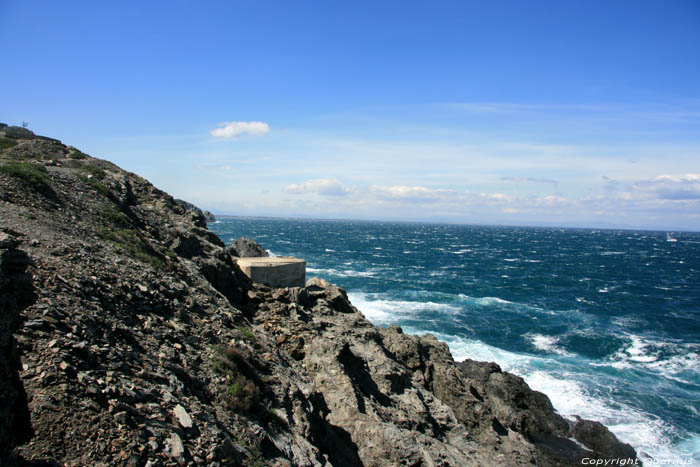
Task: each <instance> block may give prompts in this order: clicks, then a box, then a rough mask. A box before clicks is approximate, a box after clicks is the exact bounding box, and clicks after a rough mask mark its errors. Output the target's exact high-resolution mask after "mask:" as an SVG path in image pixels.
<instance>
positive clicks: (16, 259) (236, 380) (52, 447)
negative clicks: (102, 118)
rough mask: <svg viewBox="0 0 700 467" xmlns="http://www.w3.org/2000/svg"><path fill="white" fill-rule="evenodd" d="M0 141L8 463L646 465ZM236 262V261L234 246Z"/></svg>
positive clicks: (51, 154) (50, 158) (151, 202)
mask: <svg viewBox="0 0 700 467" xmlns="http://www.w3.org/2000/svg"><path fill="white" fill-rule="evenodd" d="M12 128H14V127H7V126H2V125H0V219H2V221H1V224H0V271H1V272H2V275H1V276H0V307H1V309H2V314H1V315H0V348H1V349H2V352H1V353H0V372H1V373H2V377H0V414H2V418H1V420H2V422H1V424H0V465H70V466H82V465H96V466H112V465H125V466H169V465H212V466H223V465H274V466H291V465H295V466H296V465H299V466H314V465H335V466H355V465H357V466H360V465H364V466H387V465H415V466H417V465H426V466H430V465H436V466H437V465H451V466H467V465H482V466H484V465H513V466H518V465H542V466H554V465H581V460H582V459H584V458H588V459H618V458H625V459H627V458H636V455H635V453H634V450H633V449H632V448H631V447H629V446H628V445H626V444H623V443H620V442H619V441H618V440H617V439H616V438H615V437H614V435H612V434H611V433H610V432H609V431H608V430H607V428H605V427H604V426H602V425H600V424H599V423H597V422H592V421H587V420H579V421H567V420H565V419H563V418H562V417H560V416H559V415H557V414H556V412H555V411H554V410H553V408H552V405H551V403H550V401H549V399H548V398H547V397H546V396H545V395H544V394H541V393H538V392H536V391H532V390H531V389H530V388H529V387H528V386H527V384H526V383H525V382H524V381H523V380H522V379H521V378H519V377H517V376H514V375H511V374H508V373H505V372H502V371H501V369H500V368H499V367H498V366H497V365H495V364H493V363H484V362H476V361H471V360H467V361H465V362H461V363H456V362H454V360H453V359H452V356H451V355H450V352H449V349H448V348H447V345H446V344H445V343H443V342H440V341H438V340H437V339H435V338H434V337H432V336H430V335H426V336H422V337H417V336H410V335H406V334H403V332H402V331H401V329H400V328H398V327H389V328H378V327H375V326H373V325H372V324H371V323H369V322H368V321H367V320H366V319H365V318H364V316H363V315H362V314H361V313H360V312H359V311H358V310H357V309H356V308H355V307H354V306H353V305H352V304H351V303H350V302H349V300H348V298H347V295H346V293H345V291H343V290H342V289H340V288H338V287H336V286H334V285H332V284H329V283H328V282H326V281H324V280H323V279H318V278H313V279H311V280H309V281H307V283H306V286H305V287H292V288H280V289H274V288H270V287H266V286H261V285H258V284H253V283H251V282H250V281H249V280H248V278H247V277H246V276H245V275H243V274H242V273H241V272H240V270H238V268H237V266H236V265H235V263H234V262H233V261H232V256H231V254H232V251H231V250H228V249H227V248H226V245H224V244H223V243H222V242H221V240H220V239H219V238H218V237H217V236H216V235H214V234H213V233H211V232H210V231H209V230H207V228H206V218H205V216H204V214H203V213H202V212H201V211H198V210H196V209H192V208H189V207H187V206H183V205H182V203H178V202H177V200H175V199H174V198H172V197H171V196H170V195H168V194H167V193H164V192H162V191H161V190H158V189H157V188H155V187H154V186H153V185H151V184H150V183H149V182H148V181H146V180H144V179H143V178H141V177H139V176H137V175H135V174H132V173H128V172H126V171H123V170H121V169H120V168H118V167H117V166H115V165H114V164H111V163H109V162H106V161H102V160H99V159H95V158H92V157H90V156H87V155H85V154H83V153H82V152H81V151H79V150H77V149H75V148H72V147H68V146H65V145H63V144H62V143H60V141H58V140H53V139H50V138H44V137H36V136H35V135H33V134H31V132H29V133H27V132H24V131H16V130H13V129H12ZM239 249H240V246H239Z"/></svg>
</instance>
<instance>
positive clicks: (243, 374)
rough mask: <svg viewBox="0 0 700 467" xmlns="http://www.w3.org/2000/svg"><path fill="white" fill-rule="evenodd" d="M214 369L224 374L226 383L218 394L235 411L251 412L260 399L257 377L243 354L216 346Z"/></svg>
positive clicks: (256, 406)
mask: <svg viewBox="0 0 700 467" xmlns="http://www.w3.org/2000/svg"><path fill="white" fill-rule="evenodd" d="M215 351H216V359H215V360H214V371H216V372H217V373H219V374H220V375H222V376H224V378H225V380H226V383H225V385H224V386H223V387H222V388H221V391H220V396H221V398H222V399H223V400H224V402H225V403H226V405H227V406H228V407H229V408H231V409H233V410H236V411H240V412H252V411H253V410H254V409H256V408H258V406H259V403H260V400H261V390H260V386H259V378H258V376H257V374H256V371H255V369H254V368H253V367H252V366H251V365H250V364H249V363H248V362H247V359H246V357H245V355H244V354H243V353H242V352H241V351H239V350H236V349H233V348H226V347H217V348H216V349H215Z"/></svg>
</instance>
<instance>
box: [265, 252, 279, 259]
mask: <svg viewBox="0 0 700 467" xmlns="http://www.w3.org/2000/svg"><path fill="white" fill-rule="evenodd" d="M265 251H267V254H268V255H270V258H276V257H277V255H276V254H275V253H273V252H272V250H265Z"/></svg>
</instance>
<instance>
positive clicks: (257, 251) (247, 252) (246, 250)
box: [228, 237, 270, 258]
mask: <svg viewBox="0 0 700 467" xmlns="http://www.w3.org/2000/svg"><path fill="white" fill-rule="evenodd" d="M228 251H229V254H231V256H237V257H239V258H267V257H269V256H270V254H269V253H268V252H267V251H266V250H265V249H264V248H263V247H261V246H260V245H258V243H257V242H256V241H255V240H253V239H252V238H247V237H241V238H237V239H236V240H234V241H232V242H231V246H230V247H229V250H228Z"/></svg>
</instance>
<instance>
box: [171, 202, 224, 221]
mask: <svg viewBox="0 0 700 467" xmlns="http://www.w3.org/2000/svg"><path fill="white" fill-rule="evenodd" d="M175 202H176V203H177V204H178V205H179V206H180V207H182V208H183V209H185V210H186V211H194V212H195V213H197V214H199V215H200V216H201V217H203V218H204V221H205V222H207V223H209V222H216V216H215V215H214V214H212V213H211V212H209V211H205V210H204V209H201V208H198V207H197V206H195V205H194V204H192V203H190V202H187V201H185V200H184V199H176V200H175Z"/></svg>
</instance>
